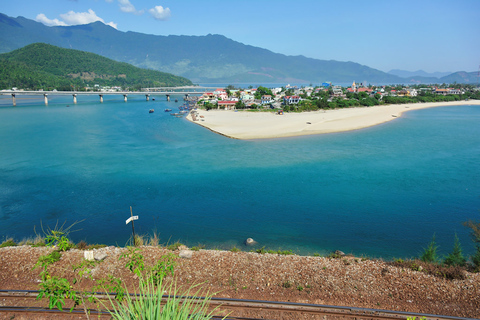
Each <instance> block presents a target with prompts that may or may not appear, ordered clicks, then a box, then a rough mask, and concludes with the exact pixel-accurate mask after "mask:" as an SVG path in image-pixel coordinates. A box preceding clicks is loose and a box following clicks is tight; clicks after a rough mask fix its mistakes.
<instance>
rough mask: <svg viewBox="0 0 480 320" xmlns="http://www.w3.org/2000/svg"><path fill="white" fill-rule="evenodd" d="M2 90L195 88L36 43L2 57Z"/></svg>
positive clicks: (179, 79)
mask: <svg viewBox="0 0 480 320" xmlns="http://www.w3.org/2000/svg"><path fill="white" fill-rule="evenodd" d="M0 68H1V69H2V77H1V78H0V89H10V88H12V87H18V88H25V89H33V90H37V89H43V90H52V89H57V90H73V89H74V88H75V89H76V90H84V88H85V87H86V86H89V87H94V85H95V84H98V85H100V86H120V87H123V88H130V89H139V88H141V87H164V86H184V85H192V82H191V81H190V80H188V79H186V78H183V77H179V76H175V75H172V74H169V73H164V72H160V71H154V70H147V69H141V68H137V67H134V66H132V65H130V64H127V63H124V62H117V61H114V60H111V59H108V58H105V57H102V56H99V55H97V54H93V53H89V52H84V51H78V50H72V49H63V48H59V47H56V46H53V45H49V44H44V43H34V44H31V45H28V46H26V47H23V48H21V49H17V50H15V51H12V52H9V53H4V54H1V55H0Z"/></svg>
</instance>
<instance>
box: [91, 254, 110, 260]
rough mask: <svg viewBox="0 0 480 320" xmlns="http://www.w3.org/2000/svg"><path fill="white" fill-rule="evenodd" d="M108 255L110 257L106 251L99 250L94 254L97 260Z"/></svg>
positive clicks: (103, 258)
mask: <svg viewBox="0 0 480 320" xmlns="http://www.w3.org/2000/svg"><path fill="white" fill-rule="evenodd" d="M106 257H108V255H107V254H106V253H104V252H97V253H96V254H95V256H94V258H95V260H97V261H103V260H105V258H106Z"/></svg>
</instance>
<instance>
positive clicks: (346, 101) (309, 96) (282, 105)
mask: <svg viewBox="0 0 480 320" xmlns="http://www.w3.org/2000/svg"><path fill="white" fill-rule="evenodd" d="M479 95H480V91H479V90H478V88H475V87H473V86H465V85H463V86H459V85H456V86H452V87H448V86H445V85H443V86H438V85H429V86H405V85H392V86H387V85H382V86H370V85H369V86H367V85H364V84H362V83H360V84H357V83H355V81H354V82H353V83H352V85H351V86H348V87H342V86H339V85H332V83H323V84H322V85H321V86H315V87H314V86H311V85H310V86H305V87H300V88H298V87H297V86H290V85H286V86H285V87H275V88H271V89H270V88H266V87H263V86H259V87H257V88H253V87H250V88H248V89H237V88H235V87H234V86H232V85H230V86H228V87H227V88H225V89H224V88H218V89H216V90H213V91H210V92H205V93H204V94H203V95H201V96H199V97H197V98H195V100H196V101H197V105H198V106H200V107H205V109H207V110H210V109H215V108H216V109H223V110H240V109H281V110H282V111H313V110H317V109H336V108H343V107H352V106H374V105H380V104H398V103H413V102H443V101H459V100H465V99H472V98H473V99H475V98H479Z"/></svg>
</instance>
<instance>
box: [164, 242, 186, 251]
mask: <svg viewBox="0 0 480 320" xmlns="http://www.w3.org/2000/svg"><path fill="white" fill-rule="evenodd" d="M180 246H183V244H182V243H180V242H179V241H177V242H175V243H172V244H171V245H169V246H167V249H168V250H172V251H175V250H177V249H178V248H179V247H180Z"/></svg>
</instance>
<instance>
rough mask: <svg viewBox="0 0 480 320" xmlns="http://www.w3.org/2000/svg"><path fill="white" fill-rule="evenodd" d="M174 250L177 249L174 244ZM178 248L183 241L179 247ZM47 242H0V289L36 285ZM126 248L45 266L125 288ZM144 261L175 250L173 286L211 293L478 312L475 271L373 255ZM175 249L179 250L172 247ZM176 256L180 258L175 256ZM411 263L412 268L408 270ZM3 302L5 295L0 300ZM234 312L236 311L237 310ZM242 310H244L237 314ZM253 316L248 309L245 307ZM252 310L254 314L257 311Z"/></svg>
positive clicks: (193, 254)
mask: <svg viewBox="0 0 480 320" xmlns="http://www.w3.org/2000/svg"><path fill="white" fill-rule="evenodd" d="M180 249H182V248H180ZM183 249H186V248H183ZM52 250H53V249H52V248H47V247H38V248H34V247H30V246H20V247H6V248H1V249H0V289H31V290H37V289H38V285H39V283H40V281H41V280H40V279H41V278H40V271H41V269H40V268H37V269H35V270H32V269H33V267H34V265H35V263H36V262H37V261H38V258H39V257H40V256H42V255H46V254H48V253H50V252H51V251H52ZM126 252H127V249H126V248H118V247H106V248H101V249H97V250H94V252H93V254H94V255H95V256H97V257H99V256H102V255H103V258H104V259H103V261H101V262H98V263H96V264H95V265H94V266H92V267H91V268H92V269H91V270H92V271H91V278H90V277H88V276H87V274H86V275H85V276H84V277H83V278H82V277H81V276H80V274H79V270H80V269H77V270H76V271H74V270H73V268H72V266H73V265H79V264H81V263H82V261H83V260H84V251H83V250H78V249H72V250H70V251H67V252H63V253H62V257H61V259H60V261H57V262H55V263H54V264H52V265H51V266H49V269H48V270H49V273H50V274H51V275H55V276H58V277H62V278H66V279H68V280H69V281H70V283H72V282H73V279H74V278H77V279H81V281H79V283H77V284H76V285H75V286H74V287H75V289H78V290H81V289H91V288H92V286H93V285H95V283H96V281H97V280H98V279H101V278H106V277H107V275H113V276H115V277H117V278H121V279H123V280H124V281H125V282H126V283H127V284H128V286H129V287H131V288H132V287H133V285H134V284H135V283H137V282H138V279H136V277H135V276H134V274H133V273H132V272H131V271H130V270H128V268H126V264H127V262H128V261H129V259H128V258H121V255H122V254H124V253H126ZM138 252H139V253H140V254H141V255H142V257H143V259H144V262H145V265H146V266H153V265H155V263H156V262H157V261H158V260H159V258H160V257H161V256H162V255H165V254H168V253H170V254H174V255H175V261H176V266H175V276H176V279H177V283H178V284H179V285H186V286H189V285H191V284H197V283H202V286H203V287H204V288H206V289H208V290H209V291H210V292H212V293H213V292H216V293H217V294H216V296H217V297H228V298H238V299H255V300H271V301H290V302H302V303H313V304H327V305H338V306H350V307H363V308H375V309H387V310H400V311H409V312H419V313H428V314H437V315H451V316H458V317H469V318H479V317H480V274H478V273H470V272H466V271H461V272H462V274H461V277H460V278H463V279H456V280H449V279H446V278H445V276H444V275H443V276H441V275H437V276H434V275H432V274H429V273H427V272H425V271H426V268H422V267H421V266H418V265H417V266H415V267H414V268H412V267H410V265H411V264H404V265H400V266H395V265H393V264H392V263H388V262H384V261H380V260H368V259H364V258H363V259H362V258H355V257H340V258H326V257H309V256H296V255H286V256H285V255H278V254H268V253H265V254H259V253H253V252H230V251H217V250H199V251H190V250H183V251H180V250H176V251H170V250H167V249H165V248H159V247H140V251H138ZM180 252H182V254H180ZM180 256H183V257H180ZM413 269H416V270H417V271H414V270H413ZM0 303H1V304H3V305H5V303H6V302H5V301H3V302H2V301H0ZM237 316H238V315H237ZM242 316H246V315H242ZM248 316H250V317H254V316H256V315H252V314H249V315H248ZM257 316H258V315H257Z"/></svg>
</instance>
